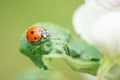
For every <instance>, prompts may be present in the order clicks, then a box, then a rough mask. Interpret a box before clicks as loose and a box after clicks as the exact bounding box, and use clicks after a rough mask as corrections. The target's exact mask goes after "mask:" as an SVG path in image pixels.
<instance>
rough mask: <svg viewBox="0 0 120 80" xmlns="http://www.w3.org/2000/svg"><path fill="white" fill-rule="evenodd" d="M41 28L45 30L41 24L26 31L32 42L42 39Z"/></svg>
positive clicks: (28, 38)
mask: <svg viewBox="0 0 120 80" xmlns="http://www.w3.org/2000/svg"><path fill="white" fill-rule="evenodd" d="M40 30H45V29H44V28H42V27H40V26H33V27H32V28H30V29H28V31H27V32H26V38H27V40H28V41H30V42H35V41H39V40H41V39H42V33H41V32H40Z"/></svg>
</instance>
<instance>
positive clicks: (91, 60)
mask: <svg viewBox="0 0 120 80" xmlns="http://www.w3.org/2000/svg"><path fill="white" fill-rule="evenodd" d="M35 25H39V26H42V27H44V28H46V29H47V30H48V31H49V32H50V34H51V36H50V38H49V40H47V41H45V42H43V43H41V44H39V45H35V44H32V43H30V42H28V41H27V40H26V38H25V33H24V34H23V36H22V38H21V42H20V43H21V46H20V51H21V52H22V53H23V54H25V55H26V56H28V57H29V58H30V59H31V60H32V61H33V62H34V63H35V64H36V66H38V67H40V68H43V69H52V67H51V65H52V59H56V60H57V58H61V59H63V60H64V62H66V64H67V65H68V66H69V67H70V68H71V69H73V70H75V71H78V72H85V73H90V74H96V72H97V69H98V67H99V61H100V52H99V50H98V49H96V48H95V47H93V46H91V45H90V44H88V43H86V42H85V41H83V40H81V39H79V38H76V37H75V36H73V35H71V34H70V31H68V30H66V29H64V28H62V27H61V26H58V25H55V24H52V23H38V24H35ZM56 66H57V65H56Z"/></svg>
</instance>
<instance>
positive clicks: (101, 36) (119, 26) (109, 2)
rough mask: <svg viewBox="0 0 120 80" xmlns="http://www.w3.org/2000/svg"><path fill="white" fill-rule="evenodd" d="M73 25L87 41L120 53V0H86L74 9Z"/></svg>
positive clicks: (110, 51) (111, 51)
mask: <svg viewBox="0 0 120 80" xmlns="http://www.w3.org/2000/svg"><path fill="white" fill-rule="evenodd" d="M73 26H74V28H75V30H76V32H77V33H78V34H79V35H80V36H81V37H82V38H83V39H84V40H86V41H87V42H89V43H91V44H93V45H95V46H97V47H98V48H102V49H105V50H106V51H108V53H112V54H113V52H114V53H120V0H86V3H84V4H83V5H82V6H80V7H79V8H78V9H77V10H76V12H75V14H74V16H73ZM112 54H110V55H111V56H113V55H112ZM117 55H118V54H116V56H117Z"/></svg>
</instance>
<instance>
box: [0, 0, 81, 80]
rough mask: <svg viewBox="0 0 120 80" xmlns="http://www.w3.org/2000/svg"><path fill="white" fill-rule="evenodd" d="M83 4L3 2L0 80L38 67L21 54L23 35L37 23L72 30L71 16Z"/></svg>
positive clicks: (51, 0) (9, 79)
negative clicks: (49, 23)
mask: <svg viewBox="0 0 120 80" xmlns="http://www.w3.org/2000/svg"><path fill="white" fill-rule="evenodd" d="M81 2H82V0H0V80H12V79H13V78H14V77H15V76H16V75H18V74H19V73H20V72H22V71H23V70H25V69H27V68H29V67H31V66H33V67H35V65H34V64H33V63H32V61H31V60H30V59H28V58H27V57H25V56H24V55H22V54H20V52H19V40H20V37H21V34H22V33H23V32H24V31H25V30H26V29H27V28H28V27H29V26H31V25H32V24H34V23H37V22H48V21H50V22H53V23H56V24H59V25H61V26H65V28H67V29H69V30H71V31H72V32H73V33H74V30H73V27H72V15H73V13H74V11H75V10H76V8H77V7H78V6H79V5H80V4H81Z"/></svg>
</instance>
